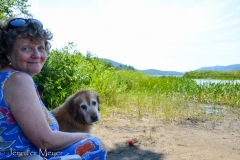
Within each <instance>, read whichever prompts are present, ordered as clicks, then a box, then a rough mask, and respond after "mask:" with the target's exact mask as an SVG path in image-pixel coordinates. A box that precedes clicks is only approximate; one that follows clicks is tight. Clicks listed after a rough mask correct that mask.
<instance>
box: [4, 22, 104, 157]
mask: <svg viewBox="0 0 240 160" xmlns="http://www.w3.org/2000/svg"><path fill="white" fill-rule="evenodd" d="M51 39H52V33H51V32H49V31H48V30H45V29H43V25H42V23H41V22H40V21H38V20H36V19H32V18H30V19H24V18H14V19H12V20H10V21H7V22H6V23H5V24H3V25H1V26H0V124H1V126H0V159H4V158H8V157H9V158H10V157H19V156H23V155H24V156H25V155H26V156H28V155H34V154H37V155H40V156H44V157H45V158H51V157H54V156H64V155H72V154H79V155H80V156H81V157H82V159H95V158H96V159H97V158H98V159H105V158H106V148H105V146H104V144H103V143H102V141H101V140H100V139H98V138H96V137H92V136H91V135H90V134H88V133H67V132H61V131H59V127H58V124H57V121H56V119H55V118H54V116H53V115H52V114H51V112H50V111H49V110H48V109H47V108H46V107H45V106H44V104H43V103H42V101H41V99H40V97H39V94H38V91H37V88H36V85H35V83H34V82H33V79H32V77H33V76H34V75H36V74H38V73H39V72H40V71H41V69H42V67H43V65H44V63H45V61H46V58H47V54H46V52H47V51H49V49H50V47H51V45H50V43H49V40H51Z"/></svg>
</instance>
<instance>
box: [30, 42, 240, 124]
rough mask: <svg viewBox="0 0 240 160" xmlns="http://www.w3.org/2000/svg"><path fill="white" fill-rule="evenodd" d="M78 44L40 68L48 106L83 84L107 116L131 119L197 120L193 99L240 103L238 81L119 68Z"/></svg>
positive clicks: (39, 78)
mask: <svg viewBox="0 0 240 160" xmlns="http://www.w3.org/2000/svg"><path fill="white" fill-rule="evenodd" d="M74 48H75V46H74V45H73V44H72V43H69V45H68V46H65V47H63V48H62V49H60V50H58V49H55V50H52V51H51V52H50V53H49V54H48V59H47V61H46V64H45V66H44V68H43V69H42V71H41V72H40V73H39V74H38V75H36V76H35V77H34V79H35V82H36V84H37V86H38V89H39V92H40V95H41V98H42V100H43V102H44V103H45V105H46V106H47V107H48V108H50V109H53V108H55V107H57V106H59V105H60V104H61V103H63V102H64V100H65V99H66V98H67V97H68V96H70V95H71V94H73V93H75V92H76V91H77V90H80V89H91V90H93V91H95V92H97V93H98V94H99V95H100V98H101V103H102V104H101V105H102V107H101V108H102V109H101V115H102V117H103V118H104V117H108V116H114V115H115V114H121V115H127V117H130V118H133V119H134V118H141V117H143V116H146V115H152V116H155V117H158V118H162V119H164V120H168V121H171V120H176V119H178V118H180V119H181V118H183V117H188V118H189V117H190V118H194V119H196V118H197V119H199V118H200V117H201V116H199V115H201V114H202V113H203V112H202V110H203V109H202V108H200V107H199V106H198V105H189V102H193V103H191V104H212V105H215V104H217V105H224V106H234V107H240V84H239V83H234V82H233V81H229V82H226V83H203V84H200V85H199V84H197V83H196V82H195V81H194V80H192V79H190V78H186V77H171V76H161V77H159V76H149V75H146V74H144V73H142V72H136V71H133V70H125V69H124V70H117V69H116V68H115V67H113V66H112V65H109V63H108V62H106V61H104V60H101V59H99V58H97V57H94V56H93V55H92V54H91V53H90V52H88V53H87V54H86V55H83V54H82V53H80V52H79V51H77V50H74ZM200 119H201V118H200Z"/></svg>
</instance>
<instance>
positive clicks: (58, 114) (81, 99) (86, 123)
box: [52, 90, 100, 133]
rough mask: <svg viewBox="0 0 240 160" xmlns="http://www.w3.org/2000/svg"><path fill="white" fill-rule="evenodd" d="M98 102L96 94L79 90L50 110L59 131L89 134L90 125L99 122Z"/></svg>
mask: <svg viewBox="0 0 240 160" xmlns="http://www.w3.org/2000/svg"><path fill="white" fill-rule="evenodd" d="M99 105H100V100H99V96H98V94H97V93H95V92H92V91H90V90H81V91H78V92H76V93H75V94H73V95H71V96H70V97H68V98H67V99H66V101H65V103H63V104H62V105H60V106H59V107H57V108H55V109H53V110H52V113H53V115H54V116H55V118H56V119H57V121H58V124H59V129H60V131H65V132H87V133H91V130H92V124H93V123H94V122H96V121H99V120H100V115H99V111H100V106H99Z"/></svg>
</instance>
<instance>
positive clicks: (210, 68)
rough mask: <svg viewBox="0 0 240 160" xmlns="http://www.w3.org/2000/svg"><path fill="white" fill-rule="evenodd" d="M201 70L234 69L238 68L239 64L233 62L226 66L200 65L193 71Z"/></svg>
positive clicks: (239, 68) (239, 67)
mask: <svg viewBox="0 0 240 160" xmlns="http://www.w3.org/2000/svg"><path fill="white" fill-rule="evenodd" d="M203 70H211V71H236V70H240V64H233V65H228V66H212V67H202V68H199V69H197V70H195V71H203Z"/></svg>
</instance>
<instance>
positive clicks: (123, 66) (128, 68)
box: [116, 65, 135, 71]
mask: <svg viewBox="0 0 240 160" xmlns="http://www.w3.org/2000/svg"><path fill="white" fill-rule="evenodd" d="M116 69H118V70H123V69H125V70H132V71H134V70H135V69H134V67H133V66H130V65H120V66H119V67H116Z"/></svg>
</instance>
